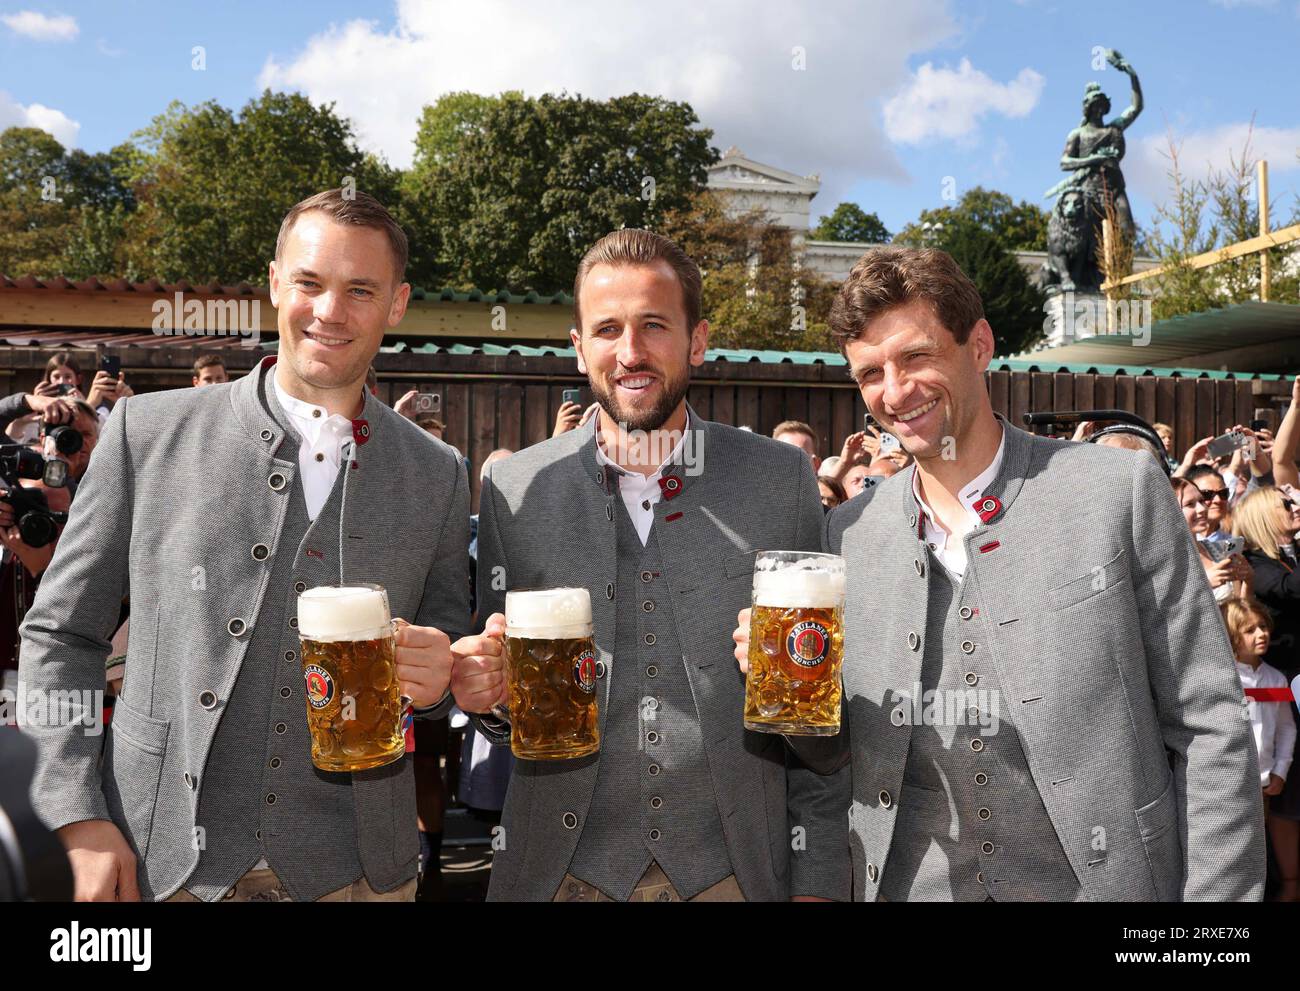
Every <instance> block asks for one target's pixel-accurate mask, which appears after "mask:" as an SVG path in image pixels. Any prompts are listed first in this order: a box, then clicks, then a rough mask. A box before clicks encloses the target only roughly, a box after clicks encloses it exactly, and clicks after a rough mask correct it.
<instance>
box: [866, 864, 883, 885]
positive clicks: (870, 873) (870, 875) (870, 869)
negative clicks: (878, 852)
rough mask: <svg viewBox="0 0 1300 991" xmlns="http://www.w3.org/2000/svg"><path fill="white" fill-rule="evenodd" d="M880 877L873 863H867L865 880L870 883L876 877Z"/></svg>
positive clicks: (874, 881)
mask: <svg viewBox="0 0 1300 991" xmlns="http://www.w3.org/2000/svg"><path fill="white" fill-rule="evenodd" d="M878 877H880V871H879V870H878V869H877V868H876V865H875V864H867V880H869V881H870V882H871V883H872V884H875V883H876V878H878Z"/></svg>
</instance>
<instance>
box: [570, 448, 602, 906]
mask: <svg viewBox="0 0 1300 991" xmlns="http://www.w3.org/2000/svg"><path fill="white" fill-rule="evenodd" d="M596 484H597V485H604V484H605V473H604V472H603V471H598V472H596ZM573 890H574V891H577V890H578V889H577V888H574V889H573Z"/></svg>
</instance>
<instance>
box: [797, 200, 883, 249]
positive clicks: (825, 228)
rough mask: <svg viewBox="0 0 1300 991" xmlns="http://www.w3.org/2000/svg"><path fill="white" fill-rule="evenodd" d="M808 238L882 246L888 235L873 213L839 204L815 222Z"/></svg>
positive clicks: (851, 204)
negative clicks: (815, 224)
mask: <svg viewBox="0 0 1300 991" xmlns="http://www.w3.org/2000/svg"><path fill="white" fill-rule="evenodd" d="M809 236H810V237H811V238H812V240H814V241H856V242H858V243H861V244H884V243H885V242H887V241H888V240H889V236H890V235H889V230H888V229H887V228H886V227H885V225H884V224H883V223H881V220H880V218H879V217H877V216H876V215H875V213H867V212H865V211H864V210H863V209H862V207H860V206H858V205H857V204H856V203H841V204H840V205H839V206H837V207H836V208H835V209H834V210H832V211H831V212H830V213H829V214H827V215H826V216H825V217H822V218H821V220H819V221H818V222H817V226H816V227H814V228H813V229H812V233H811V234H810V235H809Z"/></svg>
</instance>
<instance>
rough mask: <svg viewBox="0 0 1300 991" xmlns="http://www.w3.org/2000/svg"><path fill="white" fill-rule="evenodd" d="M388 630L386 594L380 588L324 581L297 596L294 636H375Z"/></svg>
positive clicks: (327, 638) (390, 629) (387, 633)
mask: <svg viewBox="0 0 1300 991" xmlns="http://www.w3.org/2000/svg"><path fill="white" fill-rule="evenodd" d="M392 634H393V627H392V624H391V623H390V622H389V615H388V598H387V596H385V594H384V593H383V591H381V590H380V589H377V588H367V587H365V586H364V585H345V586H343V587H337V586H332V585H324V586H321V587H320V588H309V589H308V590H307V591H305V592H303V593H302V594H301V595H299V596H298V636H300V637H302V638H304V639H306V640H320V641H322V642H329V641H333V640H378V639H380V638H382V637H388V636H392Z"/></svg>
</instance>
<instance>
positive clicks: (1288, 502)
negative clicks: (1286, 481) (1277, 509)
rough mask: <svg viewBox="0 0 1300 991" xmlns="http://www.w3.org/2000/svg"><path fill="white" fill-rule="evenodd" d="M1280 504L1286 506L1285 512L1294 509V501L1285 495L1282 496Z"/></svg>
mask: <svg viewBox="0 0 1300 991" xmlns="http://www.w3.org/2000/svg"><path fill="white" fill-rule="evenodd" d="M1282 505H1283V507H1285V508H1286V510H1287V512H1293V511H1294V510H1295V503H1294V502H1292V501H1291V500H1290V499H1288V498H1286V497H1285V496H1283V497H1282Z"/></svg>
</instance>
